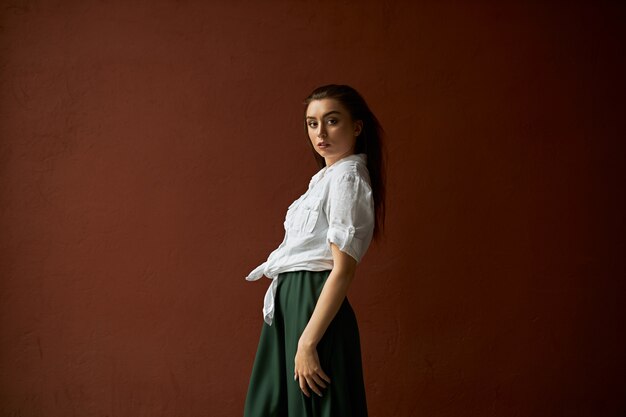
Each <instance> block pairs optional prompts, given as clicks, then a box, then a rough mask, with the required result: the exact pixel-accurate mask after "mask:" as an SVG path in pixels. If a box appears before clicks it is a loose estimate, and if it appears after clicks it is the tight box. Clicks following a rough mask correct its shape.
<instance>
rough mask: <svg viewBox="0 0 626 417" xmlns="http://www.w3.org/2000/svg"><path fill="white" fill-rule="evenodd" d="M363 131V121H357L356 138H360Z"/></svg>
mask: <svg viewBox="0 0 626 417" xmlns="http://www.w3.org/2000/svg"><path fill="white" fill-rule="evenodd" d="M362 130H363V120H357V121H355V122H354V136H359V135H360V134H361V131H362Z"/></svg>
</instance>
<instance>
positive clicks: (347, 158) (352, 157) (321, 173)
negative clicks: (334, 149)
mask: <svg viewBox="0 0 626 417" xmlns="http://www.w3.org/2000/svg"><path fill="white" fill-rule="evenodd" d="M349 161H357V162H360V163H363V164H367V155H366V154H364V153H356V154H352V155H348V156H345V157H343V158H341V159H340V160H338V161H336V162H335V163H334V164H332V165H331V166H325V167H324V168H322V169H320V170H319V171H318V172H317V174H315V175H313V177H312V178H311V182H310V183H309V188H310V187H312V186H313V185H315V184H316V183H317V182H318V181H319V180H321V179H322V178H323V177H324V175H325V174H326V173H327V172H331V171H332V170H333V169H335V167H336V166H337V165H339V164H342V163H344V162H349Z"/></svg>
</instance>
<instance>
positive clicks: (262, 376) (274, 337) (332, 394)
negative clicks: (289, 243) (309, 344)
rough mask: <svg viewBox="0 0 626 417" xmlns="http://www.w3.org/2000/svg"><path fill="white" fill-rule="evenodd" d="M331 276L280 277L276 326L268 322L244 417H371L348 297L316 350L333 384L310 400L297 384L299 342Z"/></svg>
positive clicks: (301, 273) (296, 273) (307, 273)
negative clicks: (369, 415)
mask: <svg viewBox="0 0 626 417" xmlns="http://www.w3.org/2000/svg"><path fill="white" fill-rule="evenodd" d="M329 274H330V271H291V272H283V273H281V274H280V275H279V276H278V284H277V285H278V286H277V293H276V300H275V313H274V322H273V324H272V325H271V326H269V325H268V324H267V323H265V322H263V327H262V329H261V336H260V340H259V345H258V349H257V353H256V357H255V359H254V364H253V367H252V374H251V376H250V383H249V386H248V393H247V396H246V402H245V407H244V417H367V402H366V398H365V384H364V380H363V367H362V361H361V344H360V338H359V329H358V326H357V321H356V316H355V314H354V310H353V309H352V307H351V306H350V303H349V301H348V298H347V297H346V298H345V299H344V301H343V303H342V305H341V307H340V308H339V311H338V312H337V314H336V316H335V317H334V319H333V320H332V322H331V323H330V325H329V326H328V329H327V330H326V332H325V333H324V336H323V337H322V339H321V340H320V342H319V343H318V345H317V352H318V355H319V358H320V365H321V367H322V369H323V370H324V372H326V374H327V375H328V376H329V377H330V380H331V383H330V384H327V385H326V388H322V389H321V392H322V397H319V396H318V395H317V394H315V393H314V392H313V391H311V390H310V389H309V392H310V393H311V397H307V396H306V395H304V393H303V392H302V391H301V390H300V386H299V385H298V382H297V381H295V380H294V379H293V375H294V359H295V356H296V351H297V348H298V339H299V338H300V335H301V334H302V331H303V330H304V328H305V327H306V325H307V323H308V322H309V319H310V317H311V314H313V310H314V308H315V304H316V302H317V299H318V298H319V295H320V293H321V291H322V288H323V286H324V283H325V282H326V279H327V278H328V275H329Z"/></svg>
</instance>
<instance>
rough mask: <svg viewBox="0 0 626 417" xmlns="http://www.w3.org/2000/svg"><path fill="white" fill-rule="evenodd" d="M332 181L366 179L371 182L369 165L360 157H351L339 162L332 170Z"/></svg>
mask: <svg viewBox="0 0 626 417" xmlns="http://www.w3.org/2000/svg"><path fill="white" fill-rule="evenodd" d="M329 174H331V175H330V177H331V178H330V180H331V182H335V183H336V182H341V181H351V182H353V181H365V182H366V183H367V184H368V185H369V183H370V177H369V171H368V170H367V165H366V164H365V163H363V162H362V161H361V160H359V159H350V160H346V161H342V162H341V163H337V166H336V167H335V169H333V170H332V172H330V173H329Z"/></svg>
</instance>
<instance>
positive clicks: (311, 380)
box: [294, 369, 330, 397]
mask: <svg viewBox="0 0 626 417" xmlns="http://www.w3.org/2000/svg"><path fill="white" fill-rule="evenodd" d="M298 377H299V380H298ZM294 379H295V380H298V384H299V385H300V390H301V391H302V392H303V393H304V395H306V396H307V397H310V396H311V394H310V392H309V388H310V389H311V391H313V392H314V393H316V394H317V395H319V396H320V397H322V391H321V390H320V387H321V388H326V383H325V382H324V380H326V382H330V378H329V377H328V376H327V375H326V374H325V373H324V371H322V370H321V369H320V370H319V371H318V373H317V374H315V373H311V374H308V375H303V374H298V373H297V372H296V374H295V375H294Z"/></svg>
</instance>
